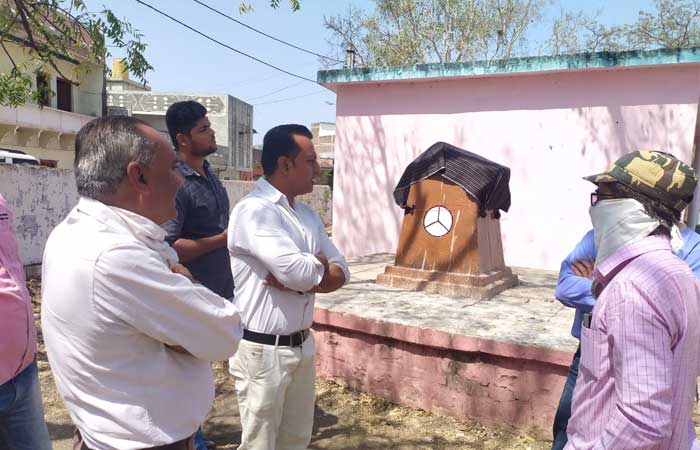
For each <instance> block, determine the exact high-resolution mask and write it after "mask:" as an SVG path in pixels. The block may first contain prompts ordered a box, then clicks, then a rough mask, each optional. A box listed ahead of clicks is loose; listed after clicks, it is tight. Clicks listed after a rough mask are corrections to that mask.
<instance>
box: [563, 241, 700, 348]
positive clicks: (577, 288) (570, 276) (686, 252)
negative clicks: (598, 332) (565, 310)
mask: <svg viewBox="0 0 700 450" xmlns="http://www.w3.org/2000/svg"><path fill="white" fill-rule="evenodd" d="M682 234H683V247H681V249H680V250H678V252H677V253H676V254H677V255H678V257H679V258H681V259H682V260H683V261H685V262H686V264H688V266H690V269H691V270H692V271H693V273H694V274H695V277H696V278H700V235H699V234H698V233H696V232H694V231H693V230H692V229H690V228H687V227H686V228H685V229H684V230H683V233H682ZM596 256H597V252H596V249H595V239H594V236H593V230H591V231H589V232H588V233H586V235H585V236H584V237H583V239H581V242H579V243H578V244H577V245H576V248H574V250H573V251H572V252H571V253H570V254H569V256H567V257H566V259H565V260H564V261H563V262H562V263H561V269H560V271H559V281H557V289H556V291H555V294H554V295H555V296H556V298H557V300H559V301H560V302H562V303H563V304H564V305H565V306H568V307H570V308H576V316H575V318H574V324H573V326H572V327H571V335H572V336H574V337H575V338H577V339H581V322H582V320H583V314H584V313H587V312H591V310H592V309H593V305H595V298H594V297H593V294H591V284H592V283H593V281H592V280H589V279H588V278H583V277H579V276H577V275H576V274H574V270H573V268H572V264H573V263H574V262H575V261H576V260H577V259H583V260H584V261H588V258H589V257H590V258H592V259H593V260H594V261H595V259H596Z"/></svg>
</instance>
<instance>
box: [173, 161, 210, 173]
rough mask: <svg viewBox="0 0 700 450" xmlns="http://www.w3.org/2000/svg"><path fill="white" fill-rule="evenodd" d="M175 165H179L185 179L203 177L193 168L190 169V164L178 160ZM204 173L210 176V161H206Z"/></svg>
mask: <svg viewBox="0 0 700 450" xmlns="http://www.w3.org/2000/svg"><path fill="white" fill-rule="evenodd" d="M175 164H176V165H177V168H178V169H180V172H182V175H183V176H185V177H192V176H196V177H201V175H200V174H199V172H197V171H196V170H194V169H193V168H192V167H190V165H189V164H187V163H186V162H185V161H183V160H181V159H178V160H177V161H176V162H175ZM204 173H206V174H209V161H207V160H206V159H205V160H204Z"/></svg>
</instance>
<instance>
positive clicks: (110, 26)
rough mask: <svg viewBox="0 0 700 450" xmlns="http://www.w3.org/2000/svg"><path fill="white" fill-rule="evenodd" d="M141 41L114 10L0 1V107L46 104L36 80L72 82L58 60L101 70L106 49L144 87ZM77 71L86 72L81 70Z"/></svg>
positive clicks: (70, 0) (48, 0)
mask: <svg viewBox="0 0 700 450" xmlns="http://www.w3.org/2000/svg"><path fill="white" fill-rule="evenodd" d="M268 1H269V4H270V6H271V7H272V8H278V7H279V6H280V0H268ZM289 6H290V8H291V9H292V11H297V10H298V9H299V8H300V6H301V0H289ZM240 10H241V12H244V11H251V10H252V6H250V4H249V3H241V4H240ZM142 38H143V35H142V34H141V33H140V32H139V31H138V30H136V29H135V28H133V27H132V26H131V24H130V23H129V22H128V21H126V20H125V19H120V18H118V17H117V16H116V15H115V14H114V12H113V11H112V10H110V9H104V10H103V11H100V12H97V13H94V12H89V11H88V10H87V8H86V6H85V3H84V1H83V0H0V49H1V50H2V51H3V52H4V53H5V55H6V56H7V57H8V58H9V60H10V62H11V64H12V69H11V70H10V71H9V73H1V74H0V106H19V105H22V104H24V103H26V102H27V101H29V100H34V101H36V102H38V103H39V104H45V101H46V98H47V96H48V95H51V92H50V91H47V89H48V88H47V87H46V86H35V83H34V80H35V79H36V78H37V77H42V76H44V74H45V73H47V72H48V71H53V72H55V73H57V74H58V75H59V76H60V77H61V78H64V79H67V80H72V79H74V78H75V77H72V76H68V74H66V73H63V72H64V70H65V69H61V68H60V67H59V63H58V61H59V60H61V59H66V58H68V59H70V60H77V61H80V62H81V63H87V64H86V65H87V66H92V67H95V66H96V67H98V68H100V69H102V67H104V66H105V61H106V59H107V58H108V57H109V56H110V53H109V51H108V48H117V49H120V50H121V51H123V52H124V53H125V54H126V58H125V59H124V60H125V64H126V69H128V71H129V72H130V73H131V74H132V75H133V76H134V77H135V78H136V79H137V80H139V81H141V82H144V83H145V81H146V74H147V73H148V71H150V70H152V69H153V67H151V65H150V64H149V63H148V61H147V60H146V58H145V56H144V53H145V51H146V43H145V42H143V40H142ZM9 42H12V43H14V44H18V45H20V46H22V47H23V48H24V49H26V50H27V51H28V52H29V53H30V54H31V58H24V59H23V61H22V62H20V61H15V59H14V58H13V57H12V53H11V51H10V50H9V49H8V43H9ZM76 70H85V69H84V68H81V67H80V65H79V66H77V67H76ZM104 70H106V71H108V69H106V68H105V69H104ZM72 83H73V84H76V83H75V82H73V81H72Z"/></svg>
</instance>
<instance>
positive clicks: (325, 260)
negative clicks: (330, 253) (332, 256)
mask: <svg viewBox="0 0 700 450" xmlns="http://www.w3.org/2000/svg"><path fill="white" fill-rule="evenodd" d="M314 256H315V257H316V259H318V260H319V261H320V262H321V264H323V273H324V275H325V274H326V273H328V258H326V257H325V256H324V255H322V254H321V253H317V254H316V255H314Z"/></svg>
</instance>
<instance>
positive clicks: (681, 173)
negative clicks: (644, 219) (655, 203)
mask: <svg viewBox="0 0 700 450" xmlns="http://www.w3.org/2000/svg"><path fill="white" fill-rule="evenodd" d="M584 180H588V181H590V182H591V183H595V184H599V183H614V182H619V183H622V184H625V185H627V186H629V187H631V188H632V189H634V190H636V191H637V192H639V193H640V194H642V195H646V196H647V197H649V198H652V199H655V200H659V201H660V202H661V203H662V204H664V205H666V206H668V207H669V208H672V209H674V210H676V211H678V212H681V211H683V210H684V209H685V208H686V207H687V206H688V204H689V203H690V201H691V200H692V198H693V192H694V191H695V186H696V185H697V183H698V176H697V174H696V173H695V170H693V168H692V167H690V166H689V165H687V164H685V163H683V162H682V161H680V160H678V159H676V158H675V157H674V156H673V155H669V154H668V153H663V152H656V151H648V150H638V151H635V152H630V153H627V154H626V155H624V156H622V157H621V158H620V159H618V160H617V161H615V162H614V163H613V165H612V166H610V168H609V169H608V170H606V171H605V172H603V173H601V174H598V175H591V176H589V177H584Z"/></svg>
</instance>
